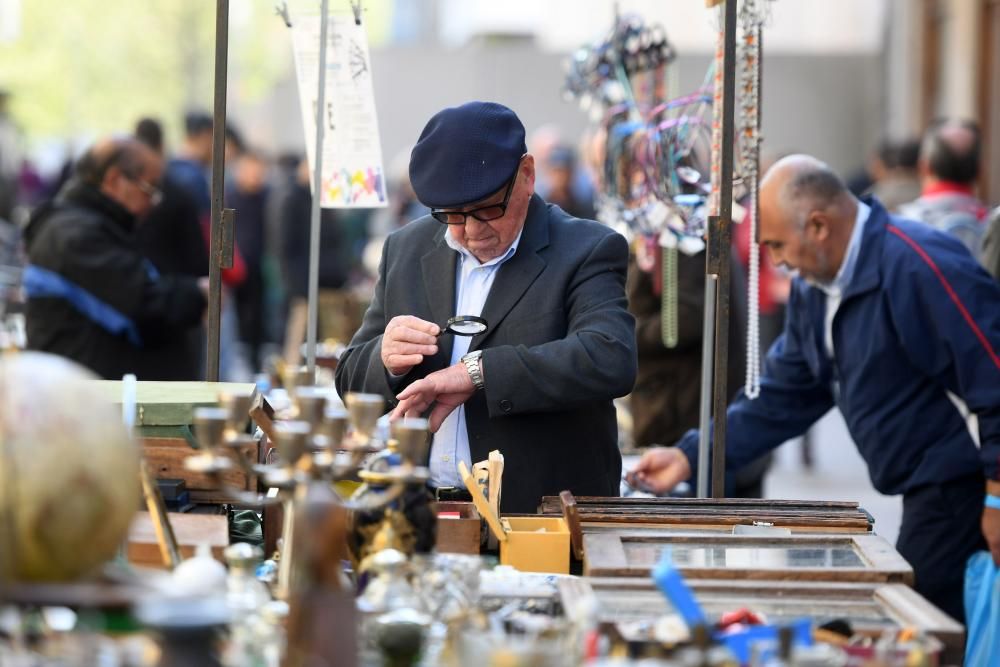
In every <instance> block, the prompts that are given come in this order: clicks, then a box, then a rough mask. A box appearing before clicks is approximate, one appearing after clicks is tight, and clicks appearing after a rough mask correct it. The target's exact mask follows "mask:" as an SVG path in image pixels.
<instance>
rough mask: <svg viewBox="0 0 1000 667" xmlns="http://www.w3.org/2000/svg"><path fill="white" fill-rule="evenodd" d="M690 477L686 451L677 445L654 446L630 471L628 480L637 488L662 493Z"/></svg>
mask: <svg viewBox="0 0 1000 667" xmlns="http://www.w3.org/2000/svg"><path fill="white" fill-rule="evenodd" d="M689 477H691V464H690V463H689V462H688V459H687V456H685V455H684V452H682V451H681V450H680V449H678V448H677V447H654V448H652V449H650V450H649V451H647V452H646V453H645V454H643V455H642V458H641V459H639V463H638V464H637V465H636V466H635V468H634V469H633V470H632V471H631V472H629V473H628V482H629V484H631V485H632V486H635V487H636V488H641V489H644V490H648V491H651V492H653V493H656V494H662V493H667V492H668V491H671V490H672V489H673V488H674V487H675V486H677V485H678V484H680V483H681V482H683V481H685V480H686V479H688V478H689Z"/></svg>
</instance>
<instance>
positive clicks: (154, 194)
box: [128, 176, 163, 206]
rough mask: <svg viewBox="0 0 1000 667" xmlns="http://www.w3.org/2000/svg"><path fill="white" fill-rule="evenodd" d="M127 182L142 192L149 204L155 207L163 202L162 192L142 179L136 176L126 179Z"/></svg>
mask: <svg viewBox="0 0 1000 667" xmlns="http://www.w3.org/2000/svg"><path fill="white" fill-rule="evenodd" d="M128 180H130V181H132V182H133V183H135V185H136V187H137V188H139V189H140V190H142V191H143V193H144V194H145V195H146V196H147V197H149V202H150V203H151V204H152V205H153V206H156V205H157V204H159V203H160V202H161V201H163V191H162V190H160V188H158V187H156V186H155V185H153V184H152V183H149V182H147V181H144V180H143V179H141V178H139V177H138V176H136V177H135V178H132V177H128Z"/></svg>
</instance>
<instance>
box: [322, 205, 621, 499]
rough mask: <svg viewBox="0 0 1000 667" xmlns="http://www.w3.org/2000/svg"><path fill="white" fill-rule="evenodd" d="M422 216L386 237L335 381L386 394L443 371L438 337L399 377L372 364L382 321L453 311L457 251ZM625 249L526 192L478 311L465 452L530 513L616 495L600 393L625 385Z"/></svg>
mask: <svg viewBox="0 0 1000 667" xmlns="http://www.w3.org/2000/svg"><path fill="white" fill-rule="evenodd" d="M446 233H447V228H446V226H445V225H442V224H441V223H439V222H437V221H436V220H434V219H433V218H431V217H430V216H425V217H423V218H420V219H419V220H416V221H414V222H411V223H410V224H408V225H406V226H405V227H403V228H401V229H399V230H398V231H396V232H394V233H393V234H391V235H390V236H389V237H388V239H386V242H385V245H384V247H383V250H382V260H381V264H380V266H379V278H378V283H377V284H376V286H375V294H374V297H373V298H372V303H371V306H370V307H369V308H368V311H367V312H366V313H365V317H364V322H363V323H362V325H361V329H359V330H358V332H357V333H356V334H355V335H354V338H353V340H351V343H350V345H349V346H348V348H347V350H346V351H345V352H344V354H343V355H342V356H341V359H340V363H339V365H338V367H337V374H336V382H337V390H338V391H339V392H340V394H341V395H342V396H343V395H344V394H345V393H346V392H348V391H366V392H374V393H379V394H382V395H383V396H385V397H386V399H387V400H388V401H389V403H390V405H395V403H396V400H395V396H396V394H398V393H399V392H400V391H402V390H403V388H404V387H405V386H407V385H408V384H409V383H410V382H413V381H414V380H416V379H418V378H422V377H424V376H426V375H427V374H428V373H431V372H433V371H436V370H439V369H442V368H445V367H446V366H448V363H449V361H450V359H451V343H452V341H451V338H452V337H451V336H442V338H441V339H440V342H439V344H438V353H437V354H436V355H434V356H433V357H427V358H425V359H424V361H423V362H422V363H421V364H420V365H419V366H417V367H415V368H414V369H412V370H411V371H410V373H408V374H407V375H405V376H403V377H401V378H391V377H390V376H389V375H388V373H387V372H386V370H385V367H384V366H383V365H382V360H381V343H382V333H383V332H384V331H385V326H386V323H387V322H388V321H389V320H390V319H392V318H393V317H395V316H397V315H414V316H416V317H419V318H421V319H425V320H429V321H432V322H437V323H438V324H444V322H446V321H447V320H448V318H449V317H451V316H453V315H455V314H456V313H455V269H456V261H457V253H456V252H455V251H454V250H452V249H451V248H449V247H448V245H447V244H446V243H445V240H444V235H445V234H446ZM627 265H628V245H627V243H626V241H625V239H624V238H623V237H622V236H621V235H620V234H617V233H615V232H613V231H611V230H610V229H608V228H607V227H605V226H603V225H600V224H598V223H596V222H593V221H589V220H580V219H577V218H572V217H570V216H569V215H567V214H566V213H565V212H563V211H562V209H560V208H559V207H557V206H553V205H550V204H546V203H545V202H544V201H543V200H542V199H541V198H540V197H539V196H537V195H534V196H533V197H532V199H531V202H530V204H529V207H528V215H527V219H526V221H525V224H524V231H523V233H522V235H521V240H520V243H519V245H518V249H517V252H516V253H515V255H514V256H513V257H512V258H510V259H509V260H508V261H507V262H505V263H504V264H503V265H502V266H501V267H500V269H499V271H498V273H497V276H496V279H495V281H494V283H493V287H492V289H491V291H490V294H489V297H488V298H487V300H486V305H485V306H484V308H483V312H482V316H483V317H484V318H485V319H486V321H487V322H488V323H489V325H490V328H489V330H488V331H487V332H486V333H484V334H481V335H479V336H476V337H474V338H473V339H472V341H471V346H470V348H469V349H470V351H471V350H477V349H482V350H483V357H482V364H483V372H484V375H485V379H486V388H485V389H484V390H483V391H479V392H477V393H475V394H474V395H473V396H472V398H470V399H469V400H468V401H467V402H466V404H465V409H466V422H467V426H468V432H469V446H470V450H471V453H472V460H473V462H475V461H481V460H483V459H485V458H486V456H487V454H488V453H489V452H490V451H491V450H493V449H499V450H500V451H501V452H502V453H503V455H504V459H505V468H504V489H503V496H502V508H501V509H502V510H503V511H504V512H534V511H535V510H536V508H537V505H538V502H539V499H540V498H541V497H542V496H543V495H554V494H557V493H559V492H560V491H562V490H564V489H569V490H571V491H572V492H573V493H574V494H577V495H605V496H608V495H618V489H619V484H620V478H621V456H620V454H619V453H618V436H617V433H618V431H617V423H616V418H615V408H614V405H613V404H612V399H613V398H615V397H618V396H623V395H625V394H627V393H628V392H629V391H631V389H632V384H633V383H634V381H635V374H636V347H635V321H634V319H633V318H632V315H630V314H629V312H628V310H627V309H626V305H627V304H626V297H625V275H626V270H627Z"/></svg>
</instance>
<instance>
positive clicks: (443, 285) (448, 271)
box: [420, 225, 458, 365]
mask: <svg viewBox="0 0 1000 667" xmlns="http://www.w3.org/2000/svg"><path fill="white" fill-rule="evenodd" d="M442 227H443V225H442ZM445 233H447V230H446V229H442V230H441V231H440V232H438V233H437V234H436V235H435V239H436V240H437V244H436V245H435V246H434V249H433V250H431V251H430V252H428V253H427V254H426V255H424V256H423V257H422V258H421V260H420V264H421V270H422V272H423V278H424V290H426V294H427V303H428V304H429V305H430V308H431V316H432V317H433V318H434V322H435V323H436V324H437V325H438V326H440V327H443V326H444V324H445V322H447V321H448V318H449V317H451V316H452V315H453V314H454V312H455V266H456V262H457V261H458V253H456V252H455V251H454V250H452V249H451V248H449V247H448V244H447V243H445V242H444V234H445ZM453 341H454V336H441V337H440V338H438V353H437V356H441V357H444V359H445V360H446V361H447V360H448V359H451V347H452V342H453ZM445 365H447V363H446V364H445Z"/></svg>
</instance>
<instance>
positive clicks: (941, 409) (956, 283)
mask: <svg viewBox="0 0 1000 667" xmlns="http://www.w3.org/2000/svg"><path fill="white" fill-rule="evenodd" d="M867 201H868V203H869V205H870V206H871V207H872V210H871V213H870V215H869V218H868V220H867V222H866V223H865V228H864V230H863V235H862V241H861V248H860V251H859V255H858V261H857V266H856V268H855V271H854V276H853V279H852V280H851V282H850V284H849V285H848V286H847V287H846V288H845V289H844V291H843V294H842V299H841V303H840V307H839V309H838V310H837V312H836V314H835V315H834V318H833V325H832V333H833V344H834V359H832V360H831V359H830V358H829V356H828V355H827V353H826V349H825V346H824V342H823V339H824V316H825V311H826V295H825V294H824V293H823V292H822V291H821V290H819V289H818V288H816V287H813V286H811V285H809V284H808V283H806V282H805V281H803V280H801V279H796V280H795V281H794V282H793V284H792V291H791V295H790V298H789V302H788V314H787V317H786V320H785V329H784V332H783V334H782V335H781V337H779V338H778V340H777V341H775V343H774V345H772V346H771V349H770V350H769V352H768V354H767V361H766V365H765V368H764V372H763V374H762V378H761V392H760V396H759V397H758V398H757V399H756V400H753V401H750V400H748V399H747V398H746V397H745V396H743V395H742V394H741V395H740V397H739V398H738V400H736V401H735V402H734V403H733V404H732V405H731V406H730V407H729V411H728V415H727V418H728V421H727V446H726V469H727V470H728V471H732V470H735V469H737V468H739V467H740V466H742V465H744V464H746V463H748V462H749V461H752V460H753V459H755V458H757V457H758V456H760V455H761V454H763V453H764V452H766V451H768V450H770V449H773V448H775V447H777V446H778V445H780V444H781V443H783V442H784V441H786V440H788V439H789V438H793V437H796V436H798V435H801V434H802V433H804V432H805V431H806V430H807V429H808V428H809V426H810V425H812V424H813V422H815V421H816V420H817V419H819V418H820V417H822V416H823V415H824V414H825V413H826V412H827V411H828V410H829V409H830V408H832V407H833V406H834V405H836V406H837V407H838V408H840V410H841V412H842V413H843V415H844V419H845V421H846V422H847V427H848V429H849V431H850V433H851V437H852V438H853V439H854V442H855V443H856V444H857V446H858V449H859V450H860V452H861V455H862V457H864V459H865V461H866V462H867V464H868V469H869V475H870V476H871V480H872V483H873V484H874V486H875V488H876V489H878V490H879V491H880V492H882V493H885V494H899V493H906V492H908V491H910V490H912V489H915V488H917V487H919V486H922V485H925V484H932V483H940V482H945V481H948V480H951V479H955V478H958V477H963V476H966V475H970V474H974V473H976V472H977V471H984V472H985V474H986V475H987V476H988V477H989V478H991V479H997V473H998V465H1000V356H998V351H1000V285H998V283H997V282H996V281H995V280H994V279H993V278H992V277H991V276H990V275H989V274H988V273H986V271H985V270H983V269H982V267H980V266H979V264H978V263H977V262H976V261H975V260H974V259H973V258H972V256H971V255H970V254H969V251H968V250H966V248H965V246H963V245H962V243H961V242H960V241H958V240H957V239H955V238H954V237H952V236H950V235H948V234H945V233H943V232H939V231H936V230H934V229H933V228H931V227H930V226H928V225H925V224H923V223H919V222H912V221H909V220H903V219H900V218H896V217H895V216H890V215H889V214H888V213H887V212H886V210H885V208H883V207H882V205H881V204H880V203H879V202H878V201H877V200H867ZM956 399H957V400H956ZM960 403H964V404H965V406H967V408H968V410H969V411H970V412H972V413H973V414H975V415H976V417H977V418H978V431H979V439H980V442H981V443H982V447H981V448H978V447H977V445H976V442H975V440H974V439H973V436H972V431H970V427H969V425H968V423H967V421H966V419H965V418H964V417H963V415H962V413H961V412H960V408H959V407H958V405H959V404H960ZM678 445H679V446H680V447H681V448H682V449H683V451H684V453H685V454H686V455H687V457H688V459H689V460H690V461H691V462H692V464H694V463H695V462H696V460H697V456H698V434H697V431H689V432H688V433H686V434H685V435H684V437H683V438H682V439H681V441H680V442H679V443H678Z"/></svg>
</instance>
